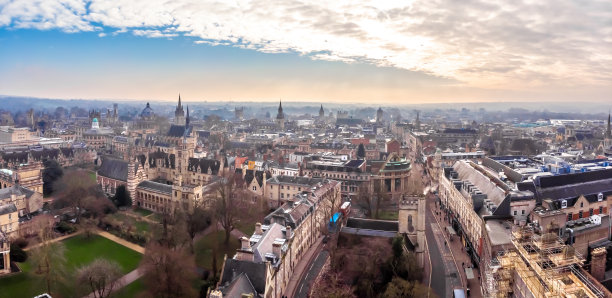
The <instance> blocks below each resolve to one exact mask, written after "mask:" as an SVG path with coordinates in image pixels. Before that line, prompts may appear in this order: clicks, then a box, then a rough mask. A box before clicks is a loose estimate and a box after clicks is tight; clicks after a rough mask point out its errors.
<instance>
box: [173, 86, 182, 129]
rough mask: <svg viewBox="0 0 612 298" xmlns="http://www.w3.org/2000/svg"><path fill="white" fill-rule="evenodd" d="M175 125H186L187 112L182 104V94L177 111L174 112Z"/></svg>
mask: <svg viewBox="0 0 612 298" xmlns="http://www.w3.org/2000/svg"><path fill="white" fill-rule="evenodd" d="M174 124H176V125H185V111H184V110H183V105H182V104H181V94H180V93H179V98H178V105H177V106H176V110H175V111H174Z"/></svg>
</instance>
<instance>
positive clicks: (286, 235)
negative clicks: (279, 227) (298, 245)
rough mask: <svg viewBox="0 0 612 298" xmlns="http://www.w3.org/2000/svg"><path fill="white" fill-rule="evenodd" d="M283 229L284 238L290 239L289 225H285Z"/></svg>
mask: <svg viewBox="0 0 612 298" xmlns="http://www.w3.org/2000/svg"><path fill="white" fill-rule="evenodd" d="M285 229H286V231H285V239H287V240H289V239H291V227H290V226H286V227H285Z"/></svg>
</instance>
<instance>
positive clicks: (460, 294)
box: [453, 289, 466, 298]
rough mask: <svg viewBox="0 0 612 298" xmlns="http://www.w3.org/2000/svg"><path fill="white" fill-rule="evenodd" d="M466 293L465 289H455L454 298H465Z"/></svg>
mask: <svg viewBox="0 0 612 298" xmlns="http://www.w3.org/2000/svg"><path fill="white" fill-rule="evenodd" d="M465 297H466V296H465V291H464V290H463V289H454V290H453V298H465Z"/></svg>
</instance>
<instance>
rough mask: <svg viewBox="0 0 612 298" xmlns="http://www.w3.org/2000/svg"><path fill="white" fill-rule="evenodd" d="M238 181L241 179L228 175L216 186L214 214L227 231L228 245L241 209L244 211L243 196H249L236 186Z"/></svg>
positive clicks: (231, 174) (226, 240)
mask: <svg viewBox="0 0 612 298" xmlns="http://www.w3.org/2000/svg"><path fill="white" fill-rule="evenodd" d="M238 179H241V178H240V177H237V175H235V174H234V173H228V174H227V175H224V176H223V177H222V179H220V180H219V181H218V182H217V185H216V186H215V196H214V199H213V210H214V211H213V214H214V215H215V216H216V217H217V218H216V220H217V221H218V222H219V224H220V225H221V227H222V228H223V230H224V231H225V241H224V243H225V244H226V245H227V244H228V243H229V239H230V235H231V232H232V230H233V229H234V228H235V225H236V223H237V222H238V220H239V218H238V216H239V214H240V212H241V209H243V208H242V207H243V203H244V201H243V196H247V195H248V194H247V193H246V192H244V191H242V189H240V188H239V187H238V186H237V185H236V182H237V180H238Z"/></svg>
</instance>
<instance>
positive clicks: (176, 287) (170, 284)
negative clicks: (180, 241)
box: [142, 242, 196, 298]
mask: <svg viewBox="0 0 612 298" xmlns="http://www.w3.org/2000/svg"><path fill="white" fill-rule="evenodd" d="M194 264H195V262H194V260H193V256H190V255H188V254H185V253H183V251H182V250H180V249H173V248H171V247H168V246H165V245H161V244H159V243H157V242H151V243H149V245H148V246H147V249H146V251H145V255H144V257H143V259H142V266H143V269H144V271H145V272H146V274H145V276H144V282H145V285H146V286H147V291H148V292H149V293H150V294H152V296H155V297H161V298H174V297H177V298H178V297H195V296H196V292H195V290H194V289H193V286H192V282H193V280H194V278H195V266H194Z"/></svg>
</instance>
